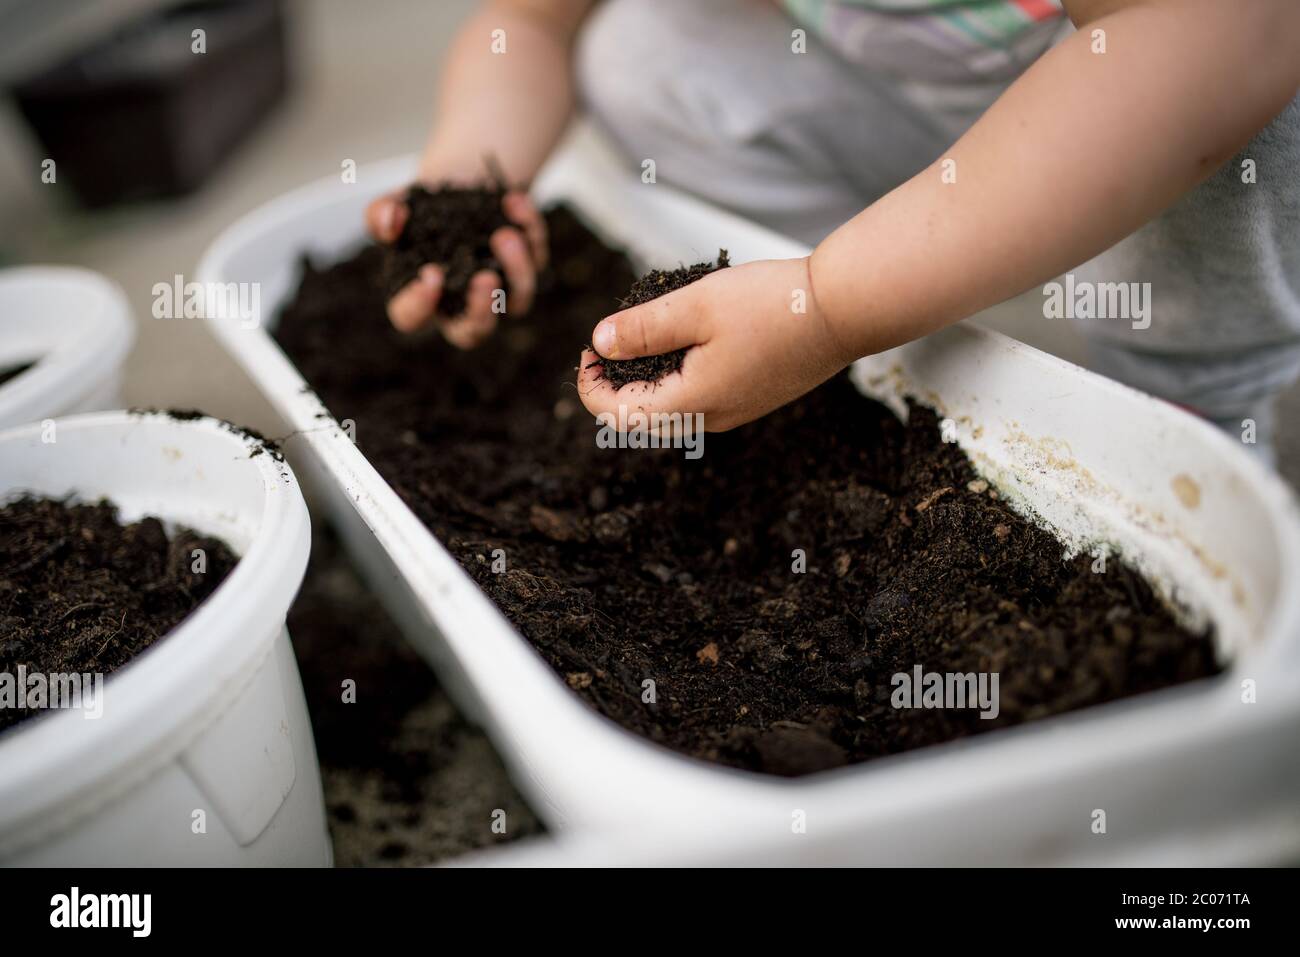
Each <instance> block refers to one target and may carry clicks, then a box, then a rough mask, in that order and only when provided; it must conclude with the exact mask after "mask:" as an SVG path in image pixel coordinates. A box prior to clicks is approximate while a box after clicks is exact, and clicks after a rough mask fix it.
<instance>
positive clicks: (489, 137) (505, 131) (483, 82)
mask: <svg viewBox="0 0 1300 957" xmlns="http://www.w3.org/2000/svg"><path fill="white" fill-rule="evenodd" d="M590 6H591V0H494V2H490V3H486V4H485V5H484V6H483V8H482V9H481V10H479V11H478V12H476V13H475V14H474V15H473V16H471V17H470V18H469V20H467V21H466V22H465V24H464V25H463V26H462V27H461V28H460V31H459V33H458V34H457V36H456V39H455V41H454V43H453V44H452V48H451V52H450V54H449V56H448V59H447V66H446V67H445V69H444V70H443V74H442V78H441V82H440V92H439V96H438V118H437V122H436V124H435V126H434V128H433V132H432V133H431V135H430V137H429V142H428V145H427V146H426V147H425V150H424V155H423V157H422V158H421V162H420V172H421V175H422V177H424V178H428V179H433V180H441V179H476V178H481V177H482V176H483V174H484V172H485V170H484V156H485V155H488V154H490V155H492V156H493V157H494V158H495V159H496V160H497V161H498V162H499V163H500V164H501V167H502V169H503V170H504V171H505V174H506V177H507V179H509V180H510V181H511V182H512V183H522V182H526V181H528V180H531V179H532V177H533V175H534V174H535V173H536V172H537V170H538V168H539V167H540V166H541V164H542V163H543V161H544V160H545V159H546V156H547V154H548V153H549V152H550V150H551V148H552V147H553V146H554V145H555V141H556V140H557V139H558V138H559V136H560V133H561V132H563V130H564V127H565V124H566V123H567V122H568V119H569V116H570V114H571V112H572V110H573V99H574V98H573V82H572V69H571V64H570V47H571V45H572V43H573V38H574V36H575V35H576V33H577V30H578V27H579V25H580V24H581V22H582V19H583V17H584V16H585V14H586V12H587V10H588V8H589V7H590ZM497 31H500V32H497Z"/></svg>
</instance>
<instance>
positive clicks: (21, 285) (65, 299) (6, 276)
mask: <svg viewBox="0 0 1300 957" xmlns="http://www.w3.org/2000/svg"><path fill="white" fill-rule="evenodd" d="M134 339H135V326H134V324H133V323H132V321H131V313H130V308H129V306H128V304H127V300H126V296H125V294H124V293H123V292H122V290H121V288H120V287H119V286H118V285H117V284H116V283H114V282H112V281H110V280H108V279H105V278H104V277H103V276H101V275H99V274H98V273H93V272H90V271H89V270H87V269H77V268H74V267H71V266H20V267H16V268H13V269H5V270H3V271H0V371H5V370H8V369H12V368H14V367H16V366H22V365H27V364H29V363H35V365H34V366H33V367H32V368H30V369H28V370H27V371H26V372H24V373H23V374H21V375H19V376H17V377H15V378H13V379H10V380H9V381H8V382H6V383H5V384H4V385H0V429H7V428H9V427H11V426H15V425H23V424H25V423H27V422H37V421H40V420H42V419H47V418H53V417H55V416H60V415H69V414H71V413H74V412H94V411H98V410H100V409H112V408H117V407H118V406H120V405H121V401H120V398H119V390H120V388H121V383H122V363H123V362H125V361H126V356H127V353H128V352H130V351H131V343H132V341H133V340H134Z"/></svg>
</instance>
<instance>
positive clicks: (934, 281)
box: [810, 0, 1300, 355]
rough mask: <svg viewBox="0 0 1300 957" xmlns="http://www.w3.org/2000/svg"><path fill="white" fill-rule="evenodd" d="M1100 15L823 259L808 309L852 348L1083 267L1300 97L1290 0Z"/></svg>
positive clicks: (1219, 0) (1296, 29) (899, 335)
mask: <svg viewBox="0 0 1300 957" xmlns="http://www.w3.org/2000/svg"><path fill="white" fill-rule="evenodd" d="M1102 5H1104V6H1105V7H1107V8H1115V7H1117V6H1119V7H1122V9H1119V10H1117V11H1116V12H1113V13H1109V14H1107V15H1104V16H1100V17H1098V18H1097V19H1095V20H1092V21H1087V20H1086V19H1085V17H1084V16H1081V15H1080V11H1079V10H1078V9H1073V10H1072V13H1073V14H1074V16H1075V19H1076V22H1077V23H1079V24H1080V29H1079V30H1078V32H1076V33H1075V34H1073V35H1072V36H1071V37H1069V38H1068V39H1067V40H1066V41H1065V42H1063V43H1062V44H1061V45H1059V46H1058V47H1057V48H1056V49H1054V50H1052V51H1051V52H1050V53H1048V54H1047V55H1046V56H1044V57H1043V58H1042V59H1041V60H1040V61H1039V62H1038V63H1036V64H1035V65H1034V66H1033V67H1032V68H1031V69H1030V70H1028V71H1027V72H1026V73H1025V75H1024V76H1022V77H1021V78H1020V79H1019V80H1018V81H1017V82H1016V83H1015V84H1014V85H1013V86H1012V87H1011V88H1010V89H1008V90H1007V92H1006V93H1005V94H1004V95H1003V96H1002V97H1001V98H1000V99H999V100H998V101H997V102H996V103H995V104H994V105H993V107H992V108H991V109H989V111H988V112H987V113H986V114H985V115H984V116H983V117H982V118H981V119H980V120H979V121H978V122H977V123H976V124H975V125H974V126H973V127H972V128H971V129H970V130H969V131H968V132H967V133H966V135H965V136H963V137H962V138H961V139H960V140H959V141H958V142H957V143H956V145H954V146H953V148H952V149H951V150H950V151H949V152H948V153H947V154H945V156H943V157H941V158H940V159H939V160H938V161H936V162H935V164H934V165H932V166H931V167H930V168H928V169H927V170H925V171H924V172H922V173H920V174H919V175H917V176H916V177H914V178H913V179H911V180H909V181H908V182H907V183H905V184H903V185H902V186H900V187H899V188H898V189H896V190H894V191H893V192H891V193H890V194H888V195H887V196H885V197H883V198H882V199H881V200H879V201H878V202H876V203H875V204H873V205H872V206H870V207H869V208H868V209H866V210H865V211H863V212H862V213H860V214H859V215H858V216H856V217H855V218H854V219H852V220H851V221H849V222H848V223H847V224H845V225H844V226H842V227H841V228H840V229H838V230H837V231H836V232H835V233H833V234H832V235H831V236H830V237H828V238H827V239H826V240H825V241H824V242H823V243H822V244H821V245H820V246H818V248H817V249H816V251H815V252H814V253H813V256H812V259H811V265H810V275H811V281H812V285H813V290H812V292H813V296H814V298H815V301H816V303H817V305H818V306H819V308H820V310H821V312H822V314H823V315H824V316H826V317H827V320H828V322H829V324H830V326H831V331H832V334H833V335H835V336H836V337H837V338H838V339H839V341H840V342H841V345H842V346H843V347H844V348H845V350H846V351H847V352H849V353H850V354H852V355H867V354H870V353H873V352H878V351H880V350H882V349H886V348H889V347H892V346H895V345H898V344H900V343H902V342H906V341H908V340H911V339H914V338H916V337H918V336H921V335H925V334H926V333H929V332H932V331H934V330H935V329H938V328H940V327H941V326H944V325H947V324H949V323H951V322H955V321H957V320H959V319H962V318H964V317H966V316H968V315H971V314H972V313H974V312H977V311H979V310H980V309H983V308H985V307H987V306H990V305H993V304H994V303H997V302H1000V301H1002V300H1004V299H1007V298H1009V297H1011V296H1013V295H1016V294H1017V293H1019V292H1021V291H1023V290H1025V289H1028V288H1030V287H1032V286H1033V285H1036V284H1038V283H1042V282H1045V281H1047V280H1049V279H1050V278H1052V277H1053V276H1056V275H1058V274H1060V273H1061V272H1062V271H1064V270H1066V269H1069V268H1070V267H1072V266H1075V265H1077V264H1079V263H1081V262H1084V261H1086V260H1087V259H1090V258H1091V257H1093V256H1094V255H1096V254H1098V253H1100V252H1102V251H1103V250H1105V249H1106V248H1108V247H1109V246H1111V245H1113V244H1114V243H1115V242H1117V241H1119V240H1120V239H1122V238H1123V237H1124V236H1126V235H1128V234H1129V233H1131V232H1132V231H1133V230H1135V229H1136V228H1137V227H1139V226H1140V225H1141V224H1143V223H1144V222H1146V221H1147V220H1148V219H1150V218H1152V217H1153V216H1155V215H1156V214H1157V213H1159V212H1160V211H1162V210H1163V209H1165V208H1166V207H1167V206H1169V205H1170V204H1171V203H1172V202H1173V201H1174V200H1176V199H1177V198H1178V197H1179V196H1180V195H1182V194H1183V193H1184V192H1186V191H1187V190H1189V189H1191V188H1192V187H1193V186H1195V185H1196V184H1197V183H1199V182H1200V181H1201V180H1203V179H1204V178H1205V177H1207V176H1208V175H1209V174H1210V173H1212V172H1213V171H1214V170H1215V169H1216V168H1217V167H1219V166H1221V165H1222V164H1223V163H1224V162H1225V161H1227V160H1228V159H1230V158H1231V157H1232V156H1233V154H1234V153H1235V152H1236V151H1237V150H1239V149H1240V148H1241V147H1242V146H1243V145H1244V144H1245V143H1246V142H1247V141H1248V140H1249V139H1250V137H1251V136H1252V135H1253V134H1254V133H1255V132H1256V131H1258V130H1259V129H1261V128H1262V127H1263V126H1265V125H1266V124H1267V123H1268V122H1269V120H1270V119H1271V118H1272V117H1273V116H1274V115H1276V114H1277V113H1278V112H1279V111H1280V110H1281V109H1282V108H1283V107H1284V106H1285V105H1286V104H1287V103H1288V102H1289V101H1290V100H1291V99H1292V98H1293V97H1294V96H1295V94H1296V88H1297V84H1298V83H1300V76H1298V75H1297V64H1300V44H1298V43H1297V39H1298V38H1300V18H1298V16H1297V10H1298V9H1300V3H1296V2H1295V0H1246V2H1239V3H1236V2H1234V3H1225V2H1223V0H1173V2H1161V0H1150V2H1125V0H1118V2H1109V0H1103V2H1102V4H1100V5H1099V4H1096V3H1094V4H1091V5H1089V4H1083V5H1082V6H1083V7H1084V8H1087V7H1089V6H1091V7H1092V9H1094V10H1095V9H1097V8H1098V7H1099V6H1102ZM1067 6H1072V7H1077V6H1079V5H1078V4H1069V3H1067ZM1094 30H1103V31H1105V50H1106V52H1104V53H1096V52H1093V45H1094V37H1093V31H1094ZM949 161H951V162H949ZM945 173H947V174H948V175H947V176H945ZM1268 175H1278V176H1282V175H1285V176H1293V175H1294V171H1292V170H1285V171H1282V170H1278V171H1271V173H1269V174H1268ZM954 178H955V181H954V182H948V181H947V180H951V179H954ZM1245 188H1248V187H1245Z"/></svg>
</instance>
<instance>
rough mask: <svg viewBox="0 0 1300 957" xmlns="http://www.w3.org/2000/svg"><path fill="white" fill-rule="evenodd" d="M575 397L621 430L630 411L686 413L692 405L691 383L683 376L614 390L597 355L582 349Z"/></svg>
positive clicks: (648, 413)
mask: <svg viewBox="0 0 1300 957" xmlns="http://www.w3.org/2000/svg"><path fill="white" fill-rule="evenodd" d="M578 397H579V398H580V399H582V404H583V405H584V406H586V407H587V411H588V412H590V413H591V414H592V415H596V416H599V415H601V414H602V413H607V414H609V415H611V416H613V417H614V420H615V423H616V424H618V425H619V427H620V428H622V426H625V425H627V424H628V416H629V415H630V414H631V413H633V412H641V413H644V414H646V415H647V416H649V415H653V414H655V413H671V412H686V411H690V409H689V407H690V406H691V405H692V389H691V383H690V382H689V381H688V380H687V378H686V376H685V375H684V374H683V373H681V372H674V373H673V374H671V375H668V376H665V377H664V378H662V379H660V380H659V381H658V382H653V383H651V382H630V383H628V384H627V385H625V386H623V388H621V389H615V388H614V386H613V385H612V384H611V383H610V381H609V380H608V379H606V378H605V374H604V371H603V370H602V368H601V365H600V356H598V355H597V354H596V353H594V352H592V351H591V350H590V349H583V350H582V360H581V362H580V363H579V365H578ZM620 410H621V413H622V414H620ZM631 425H633V426H635V425H636V421H635V420H633V422H632V423H631Z"/></svg>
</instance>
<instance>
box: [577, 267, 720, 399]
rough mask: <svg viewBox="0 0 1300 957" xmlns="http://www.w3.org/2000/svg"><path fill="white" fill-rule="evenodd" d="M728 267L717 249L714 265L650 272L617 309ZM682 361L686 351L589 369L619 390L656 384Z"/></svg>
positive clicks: (606, 361)
mask: <svg viewBox="0 0 1300 957" xmlns="http://www.w3.org/2000/svg"><path fill="white" fill-rule="evenodd" d="M730 265H731V262H730V261H729V260H728V258H727V251H726V250H725V249H719V250H718V259H717V262H711V263H696V264H695V265H694V266H682V267H681V268H680V269H652V270H650V271H649V272H648V273H646V274H645V275H644V276H642V277H641V278H640V279H638V280H637V281H636V282H634V283H632V289H631V291H630V292H629V293H628V294H627V296H626V297H624V299H623V300H622V301H621V302H620V303H619V308H620V309H630V308H631V307H632V306H639V305H641V303H643V302H649V301H650V300H651V299H658V298H659V297H660V296H662V295H665V294H667V293H670V292H672V291H673V290H674V289H681V288H682V287H683V286H689V285H690V284H691V283H693V282H695V280H697V279H703V278H704V277H705V276H707V275H708V274H709V273H711V272H717V271H718V270H719V269H725V268H726V267H727V266H730ZM685 359H686V350H685V349H675V350H673V351H672V352H665V353H663V354H662V355H657V356H640V357H638V358H636V359H601V360H600V361H599V362H593V363H591V365H592V366H600V368H601V376H602V377H603V378H605V379H608V380H609V382H610V384H611V385H613V386H614V388H615V389H621V388H623V386H625V385H627V384H628V383H630V382H652V383H653V382H658V381H659V380H660V379H662V378H663V377H664V376H666V375H670V374H672V373H674V372H676V371H677V370H678V369H680V368H681V367H682V362H683V361H685Z"/></svg>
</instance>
